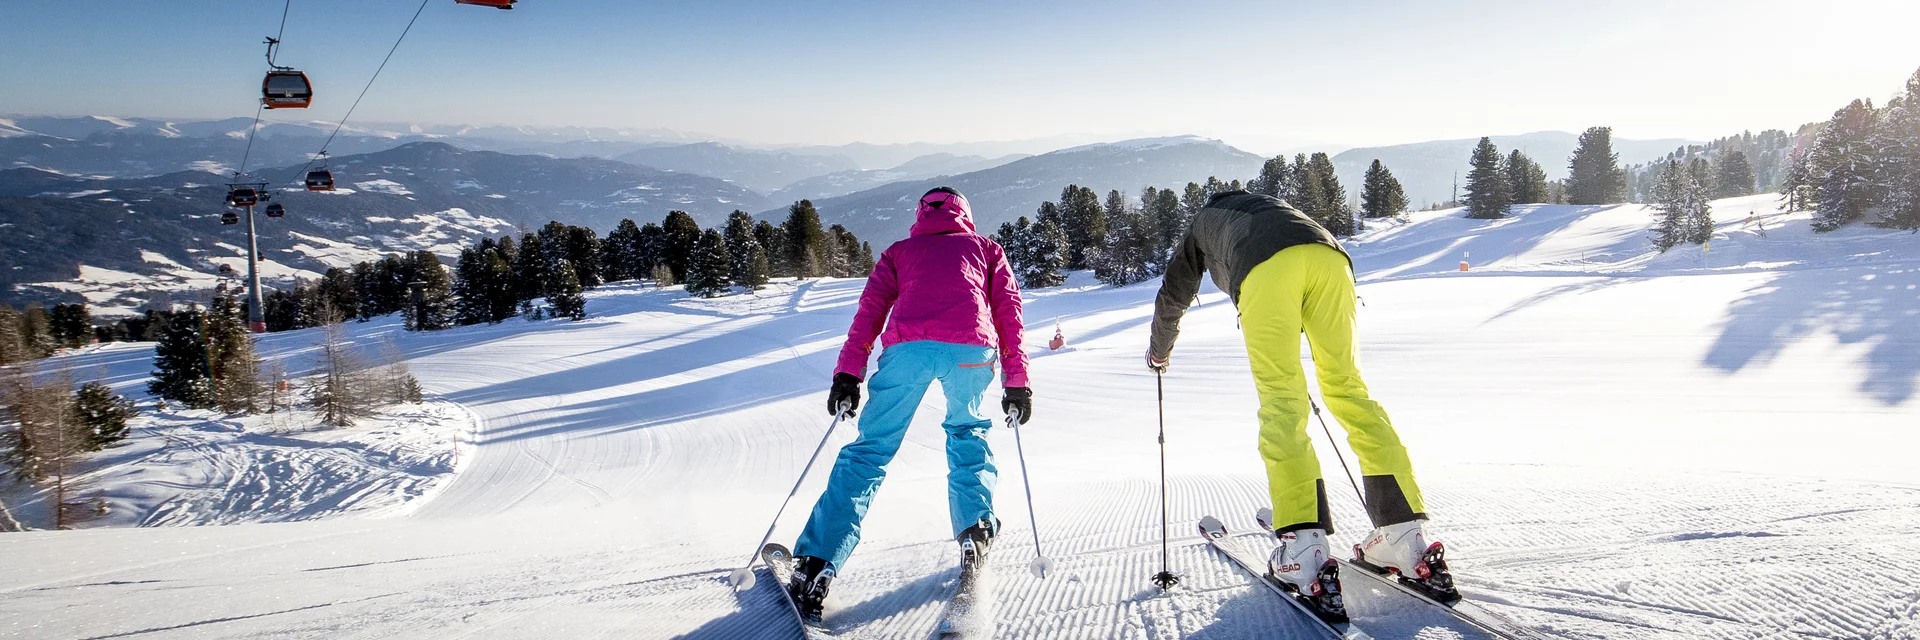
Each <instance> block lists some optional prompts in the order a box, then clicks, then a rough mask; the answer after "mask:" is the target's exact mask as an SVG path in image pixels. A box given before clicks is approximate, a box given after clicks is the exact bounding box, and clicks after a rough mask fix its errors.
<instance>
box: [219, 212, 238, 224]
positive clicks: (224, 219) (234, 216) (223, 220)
mask: <svg viewBox="0 0 1920 640" xmlns="http://www.w3.org/2000/svg"><path fill="white" fill-rule="evenodd" d="M220 224H240V214H238V213H234V212H232V211H222V212H220Z"/></svg>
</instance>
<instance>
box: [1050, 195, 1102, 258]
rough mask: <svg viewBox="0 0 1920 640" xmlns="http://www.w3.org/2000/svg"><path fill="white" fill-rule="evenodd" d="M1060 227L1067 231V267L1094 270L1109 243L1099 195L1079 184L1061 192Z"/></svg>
mask: <svg viewBox="0 0 1920 640" xmlns="http://www.w3.org/2000/svg"><path fill="white" fill-rule="evenodd" d="M1059 209H1060V218H1061V228H1063V229H1065V230H1066V232H1067V268H1068V269H1091V268H1093V267H1094V264H1095V263H1096V262H1098V260H1099V257H1100V250H1101V248H1102V247H1104V246H1105V245H1106V243H1107V214H1106V210H1105V208H1104V207H1102V206H1101V205H1100V194H1098V193H1096V192H1094V190H1093V189H1090V188H1087V187H1082V186H1079V185H1067V188H1066V189H1064V190H1062V191H1061V192H1060V205H1059Z"/></svg>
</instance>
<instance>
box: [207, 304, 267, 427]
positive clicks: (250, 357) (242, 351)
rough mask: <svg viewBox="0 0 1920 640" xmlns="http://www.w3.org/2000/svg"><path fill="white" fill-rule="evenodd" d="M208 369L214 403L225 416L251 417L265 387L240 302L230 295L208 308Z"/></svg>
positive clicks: (258, 359) (258, 360)
mask: <svg viewBox="0 0 1920 640" xmlns="http://www.w3.org/2000/svg"><path fill="white" fill-rule="evenodd" d="M206 323H207V325H206V327H207V328H206V332H207V336H206V338H207V349H208V353H207V368H208V374H209V376H210V377H211V378H212V379H213V396H214V397H213V399H214V403H215V404H217V405H218V406H219V407H220V410H221V411H225V412H227V413H236V414H243V413H253V412H254V411H255V410H256V409H257V408H258V407H257V405H256V403H257V402H258V401H259V399H260V395H261V392H262V391H264V387H262V386H261V384H260V358H259V357H258V356H256V355H254V351H253V336H252V335H251V334H250V333H248V331H247V319H246V317H245V315H243V312H242V311H241V309H240V302H239V300H238V299H237V297H236V296H234V295H233V294H231V293H225V292H223V293H221V294H219V295H216V296H214V298H213V304H212V306H209V307H208V308H207V315H206Z"/></svg>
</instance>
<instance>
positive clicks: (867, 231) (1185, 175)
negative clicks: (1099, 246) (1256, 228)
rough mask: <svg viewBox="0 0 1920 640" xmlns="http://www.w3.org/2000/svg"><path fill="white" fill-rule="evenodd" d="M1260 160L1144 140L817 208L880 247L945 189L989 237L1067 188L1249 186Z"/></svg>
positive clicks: (1132, 192) (1196, 143) (893, 187)
mask: <svg viewBox="0 0 1920 640" xmlns="http://www.w3.org/2000/svg"><path fill="white" fill-rule="evenodd" d="M1262 161H1263V159H1262V158H1260V157H1259V156H1256V155H1253V154H1251V153H1247V152H1245V151H1241V150H1239V149H1235V148H1233V147H1230V146H1228V145H1226V144H1225V143H1222V142H1220V141H1218V140H1209V139H1205V138H1199V137H1193V136H1181V137H1171V138H1143V139H1139V140H1128V141H1123V142H1112V143H1101V144H1091V145H1084V146H1079V147H1072V148H1068V149H1062V150H1059V151H1054V152H1051V153H1044V154H1041V155H1037V156H1033V157H1030V158H1023V159H1020V160H1015V161H1013V162H1009V163H1006V164H1003V165H1000V166H996V167H992V168H989V169H983V170H980V171H973V172H970V173H963V174H958V175H951V176H945V177H940V178H931V179H922V180H909V181H905V182H896V183H893V184H888V185H885V186H881V187H877V188H874V189H868V190H866V191H861V192H858V193H853V194H848V195H845V196H839V197H833V198H826V199H823V200H817V201H815V202H814V205H815V206H816V207H818V208H819V209H820V218H821V220H822V221H824V222H826V223H828V224H842V225H845V226H846V227H847V229H848V230H851V231H853V232H854V233H856V234H859V236H860V237H861V238H867V239H871V240H873V241H875V242H876V243H879V242H887V241H892V240H897V239H900V238H904V237H906V235H907V228H908V227H910V226H912V224H913V204H914V202H915V201H916V200H917V199H918V198H919V197H920V196H921V194H924V193H926V191H927V189H931V188H933V187H936V186H941V185H945V186H950V187H953V188H955V189H958V190H959V191H960V192H961V193H964V194H966V196H967V199H968V200H969V201H970V202H972V203H973V215H974V222H975V223H976V224H977V225H979V227H980V229H981V230H982V231H983V232H987V233H991V232H992V231H993V230H995V229H997V228H999V227H1000V224H1001V223H1003V222H1009V221H1012V220H1014V219H1015V218H1018V217H1019V216H1030V215H1032V214H1033V212H1034V210H1035V209H1036V208H1038V207H1039V206H1040V203H1041V202H1045V201H1048V200H1056V199H1058V198H1059V197H1060V191H1061V190H1062V189H1063V188H1065V187H1066V186H1067V185H1069V184H1078V185H1082V186H1087V187H1092V188H1093V189H1095V190H1097V191H1099V192H1101V193H1102V194H1105V193H1106V192H1107V191H1108V190H1109V189H1119V190H1120V191H1121V192H1122V193H1126V194H1128V195H1129V196H1130V197H1133V198H1138V197H1139V195H1140V190H1141V189H1142V188H1144V187H1148V186H1157V187H1163V188H1165V187H1173V188H1179V187H1184V186H1186V184H1187V183H1188V182H1203V181H1205V180H1206V179H1207V177H1208V176H1218V177H1219V178H1220V179H1221V180H1234V179H1239V180H1245V179H1248V178H1251V177H1253V176H1254V175H1256V174H1257V173H1258V172H1259V170H1260V164H1261V162H1262ZM767 215H769V216H778V215H783V213H782V212H778V211H769V212H768V213H767Z"/></svg>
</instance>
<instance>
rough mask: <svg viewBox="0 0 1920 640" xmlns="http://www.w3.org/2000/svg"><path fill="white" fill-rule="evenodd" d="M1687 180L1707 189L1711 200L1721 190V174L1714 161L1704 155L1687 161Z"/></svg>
mask: <svg viewBox="0 0 1920 640" xmlns="http://www.w3.org/2000/svg"><path fill="white" fill-rule="evenodd" d="M1687 178H1688V179H1689V180H1692V181H1694V182H1697V183H1699V184H1700V186H1702V187H1705V188H1706V190H1707V191H1706V193H1707V196H1708V197H1709V198H1711V197H1712V196H1713V194H1714V193H1716V192H1718V191H1719V190H1720V174H1719V172H1718V170H1717V169H1715V167H1714V165H1713V161H1712V160H1708V159H1707V157H1706V156H1704V155H1696V156H1693V157H1692V158H1690V159H1688V160H1687Z"/></svg>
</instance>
